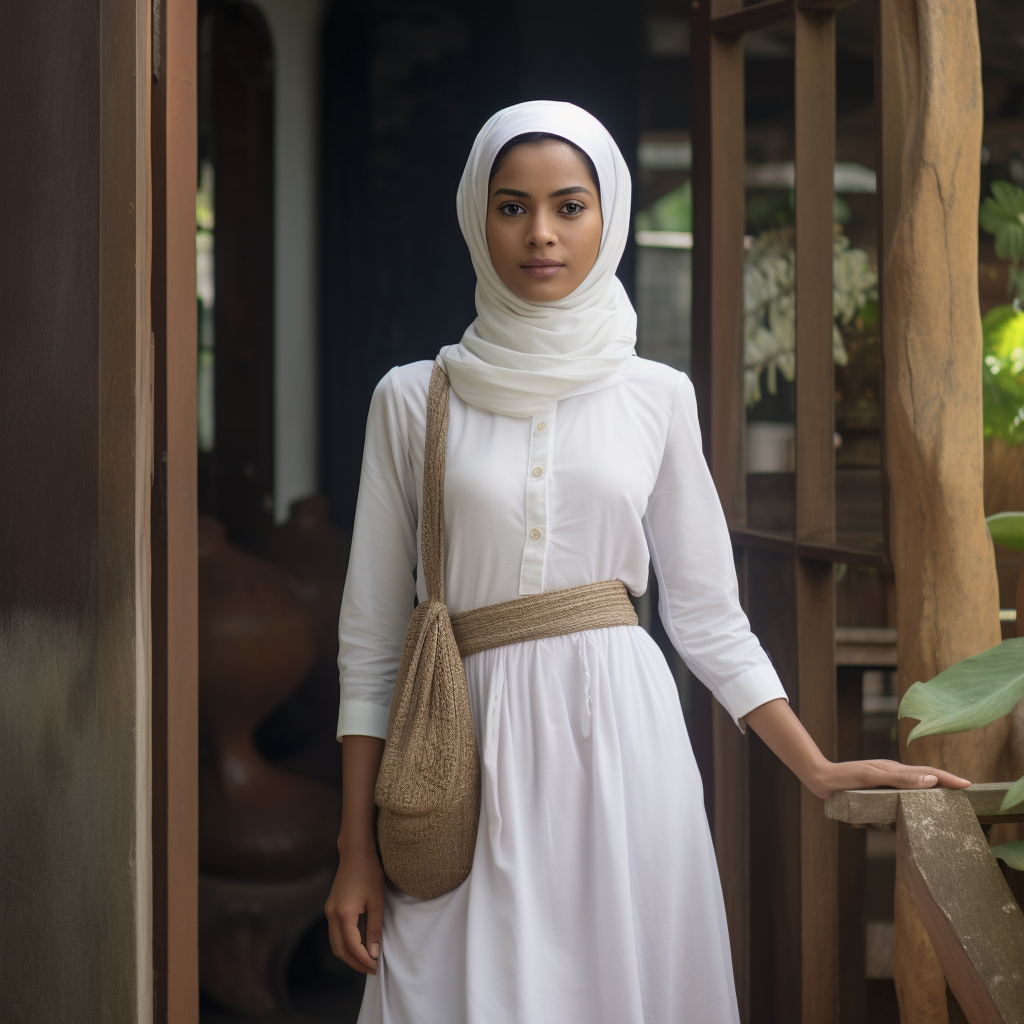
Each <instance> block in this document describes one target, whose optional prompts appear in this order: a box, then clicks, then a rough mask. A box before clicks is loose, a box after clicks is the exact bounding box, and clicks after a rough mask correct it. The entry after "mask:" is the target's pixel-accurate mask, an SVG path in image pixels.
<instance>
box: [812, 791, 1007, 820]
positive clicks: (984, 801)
mask: <svg viewBox="0 0 1024 1024" xmlns="http://www.w3.org/2000/svg"><path fill="white" fill-rule="evenodd" d="M1012 785H1013V783H1012V782H976V783H975V784H974V785H973V786H971V787H970V789H965V790H958V792H962V793H963V794H964V797H965V799H966V800H967V803H968V805H969V806H970V808H971V810H972V812H973V813H974V815H975V817H976V818H977V819H978V821H980V822H981V823H982V824H985V825H988V824H998V823H1003V824H1005V823H1009V822H1015V821H1024V808H1020V807H1018V808H1016V809H1015V810H1013V811H1012V812H1006V813H1001V812H1000V810H999V805H1000V804H1001V803H1002V802H1003V798H1004V797H1005V796H1006V794H1007V791H1008V790H1009V788H1010V786H1012ZM900 792H901V791H900V790H898V789H846V790H842V791H840V792H837V793H833V794H832V795H831V796H830V797H829V798H828V799H827V800H826V801H825V814H826V815H827V816H828V817H829V818H832V819H834V820H835V821H844V822H846V824H848V825H854V826H858V827H864V826H867V825H870V826H872V827H873V828H881V829H893V828H895V827H896V809H897V804H898V803H899V797H900ZM917 792H923V791H921V790H918V791H917Z"/></svg>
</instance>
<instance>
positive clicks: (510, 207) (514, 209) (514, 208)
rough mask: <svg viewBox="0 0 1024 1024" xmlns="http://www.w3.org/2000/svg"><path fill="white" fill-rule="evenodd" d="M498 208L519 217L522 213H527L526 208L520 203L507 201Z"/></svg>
mask: <svg viewBox="0 0 1024 1024" xmlns="http://www.w3.org/2000/svg"><path fill="white" fill-rule="evenodd" d="M498 209H499V210H501V212H502V213H504V214H506V215H507V216H509V217H518V216H519V215H520V214H521V213H526V210H524V209H523V207H522V206H520V205H519V203H505V204H504V205H502V206H499V207H498Z"/></svg>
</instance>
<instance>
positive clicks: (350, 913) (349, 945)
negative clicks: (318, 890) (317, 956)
mask: <svg viewBox="0 0 1024 1024" xmlns="http://www.w3.org/2000/svg"><path fill="white" fill-rule="evenodd" d="M338 848H339V852H340V854H341V860H340V861H339V863H338V874H337V875H336V876H335V878H334V885H333V886H331V895H330V896H328V897H327V904H326V906H325V907H324V911H325V913H326V914H327V926H328V929H329V930H330V935H331V949H332V950H333V951H334V955H335V956H336V957H337V958H338V959H339V960H343V961H344V962H345V963H346V964H348V965H349V967H352V968H354V969H355V970H357V971H359V972H360V973H362V974H376V973H377V959H378V957H379V956H380V940H381V929H382V925H383V917H384V869H383V868H382V867H381V863H380V858H379V857H378V856H377V848H376V846H375V845H374V843H373V841H372V839H371V840H370V841H369V842H368V843H367V842H362V843H359V844H355V846H354V847H349V846H348V844H345V843H339V847H338ZM364 914H365V915H366V918H365V921H366V938H365V941H364V940H363V937H362V936H361V935H360V933H359V919H360V917H361V916H362V915H364Z"/></svg>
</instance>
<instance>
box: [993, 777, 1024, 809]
mask: <svg viewBox="0 0 1024 1024" xmlns="http://www.w3.org/2000/svg"><path fill="white" fill-rule="evenodd" d="M1022 800H1024V775H1022V776H1021V777H1020V778H1019V779H1018V780H1017V781H1016V782H1015V783H1014V784H1013V785H1012V786H1011V787H1010V788H1009V790H1008V791H1007V793H1006V796H1004V797H1003V802H1002V803H1001V804H1000V805H999V810H1000V811H1008V810H1009V809H1010V808H1011V807H1016V806H1017V804H1019V803H1020V802H1021V801H1022Z"/></svg>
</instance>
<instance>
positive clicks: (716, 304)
mask: <svg viewBox="0 0 1024 1024" xmlns="http://www.w3.org/2000/svg"><path fill="white" fill-rule="evenodd" d="M741 8H742V0H704V2H700V3H698V4H695V5H694V12H693V17H694V19H695V22H698V23H701V24H700V26H699V28H698V30H697V31H696V32H695V33H694V34H695V38H696V39H697V40H699V42H698V47H699V48H700V49H699V52H695V54H694V59H695V71H696V69H697V67H698V66H699V71H697V73H696V77H697V78H698V79H699V83H700V87H699V90H698V91H697V92H696V93H695V107H697V109H695V117H696V118H697V119H698V120H699V119H703V123H704V127H705V135H706V138H707V139H708V140H709V143H710V145H709V146H707V148H706V150H705V151H704V152H695V154H694V157H695V166H694V186H695V196H697V195H699V197H700V198H698V200H697V201H696V202H695V203H694V212H695V215H696V217H697V220H696V222H695V225H694V227H695V244H696V245H697V247H698V248H697V251H696V252H695V254H694V255H695V259H694V276H695V282H694V283H695V287H694V338H695V345H694V377H695V379H696V380H698V381H700V382H701V384H702V388H701V393H699V395H698V399H699V401H700V405H701V412H702V413H703V416H702V419H703V423H702V428H703V432H704V446H705V453H706V454H707V456H708V463H709V465H710V467H711V473H712V476H713V477H714V480H715V485H716V486H717V488H718V495H719V498H720V499H721V501H722V506H723V508H724V510H725V516H726V519H727V520H728V522H729V523H730V525H742V523H743V522H744V520H745V515H746V509H745V506H746V490H745V486H746V478H745V475H744V465H743V463H744V460H743V454H742V453H743V436H744V435H743V428H744V422H745V418H744V410H743V343H742V339H743V304H742V301H737V296H741V295H742V294H743V229H744V220H745V192H744V179H743V174H744V165H745V160H744V129H743V106H744V104H743V41H742V37H740V36H724V37H723V36H715V35H712V34H711V33H710V32H709V31H708V25H707V21H708V19H709V18H711V17H717V16H719V15H722V14H728V13H730V12H732V11H736V10H740V9H741ZM712 731H713V750H714V835H715V851H716V854H717V857H718V870H719V874H720V875H721V879H722V891H723V895H724V898H725V908H726V918H727V919H728V922H729V938H730V943H731V947H732V959H733V973H734V975H735V978H736V994H737V999H738V1002H739V1008H740V1019H741V1020H742V1021H744V1022H746V1021H748V1020H749V1016H750V1008H749V1003H750V982H749V978H750V921H749V910H750V872H749V857H750V850H749V848H750V826H749V813H748V803H749V792H748V779H747V775H748V770H747V745H746V741H745V739H744V737H743V735H742V734H741V733H740V732H739V730H737V728H736V726H735V725H734V724H733V722H732V719H731V718H730V717H729V715H728V713H727V712H726V711H725V709H724V708H722V706H721V705H720V704H718V702H717V701H716V702H715V704H714V708H713V710H712Z"/></svg>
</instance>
